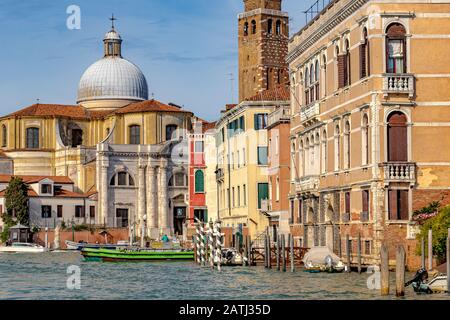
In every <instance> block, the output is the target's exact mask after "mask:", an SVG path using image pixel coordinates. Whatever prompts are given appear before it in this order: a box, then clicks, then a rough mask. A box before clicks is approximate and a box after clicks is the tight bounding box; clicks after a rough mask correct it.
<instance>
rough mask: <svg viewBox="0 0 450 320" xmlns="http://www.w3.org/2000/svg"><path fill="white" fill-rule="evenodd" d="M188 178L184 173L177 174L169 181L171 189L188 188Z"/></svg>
mask: <svg viewBox="0 0 450 320" xmlns="http://www.w3.org/2000/svg"><path fill="white" fill-rule="evenodd" d="M186 186H187V176H186V175H185V174H184V173H183V172H177V173H175V174H174V175H172V176H171V177H170V179H169V187H186Z"/></svg>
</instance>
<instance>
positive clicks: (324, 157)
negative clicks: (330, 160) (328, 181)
mask: <svg viewBox="0 0 450 320" xmlns="http://www.w3.org/2000/svg"><path fill="white" fill-rule="evenodd" d="M326 172H327V131H326V130H323V133H322V173H326Z"/></svg>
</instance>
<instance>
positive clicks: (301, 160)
mask: <svg viewBox="0 0 450 320" xmlns="http://www.w3.org/2000/svg"><path fill="white" fill-rule="evenodd" d="M298 152H299V156H298V162H299V169H298V170H299V175H300V176H301V177H303V176H305V173H306V172H305V157H306V155H305V147H304V144H303V140H301V141H300V149H299V150H298Z"/></svg>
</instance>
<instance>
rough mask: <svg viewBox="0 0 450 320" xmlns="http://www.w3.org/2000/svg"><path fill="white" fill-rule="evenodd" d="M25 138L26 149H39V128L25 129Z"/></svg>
mask: <svg viewBox="0 0 450 320" xmlns="http://www.w3.org/2000/svg"><path fill="white" fill-rule="evenodd" d="M26 138H27V139H26V147H27V149H39V128H27V130H26Z"/></svg>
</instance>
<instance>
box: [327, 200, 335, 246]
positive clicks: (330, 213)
mask: <svg viewBox="0 0 450 320" xmlns="http://www.w3.org/2000/svg"><path fill="white" fill-rule="evenodd" d="M333 217H334V210H333V207H332V206H331V205H330V206H328V208H327V212H326V215H325V228H326V229H325V245H326V246H327V247H328V248H330V250H331V251H333V249H334V223H333Z"/></svg>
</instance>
